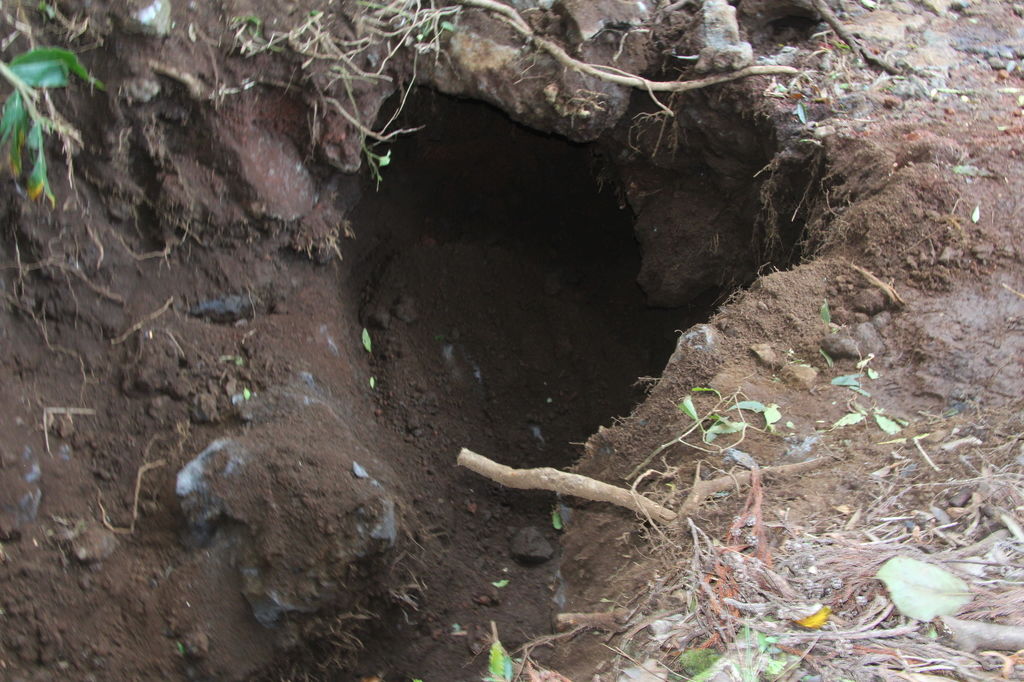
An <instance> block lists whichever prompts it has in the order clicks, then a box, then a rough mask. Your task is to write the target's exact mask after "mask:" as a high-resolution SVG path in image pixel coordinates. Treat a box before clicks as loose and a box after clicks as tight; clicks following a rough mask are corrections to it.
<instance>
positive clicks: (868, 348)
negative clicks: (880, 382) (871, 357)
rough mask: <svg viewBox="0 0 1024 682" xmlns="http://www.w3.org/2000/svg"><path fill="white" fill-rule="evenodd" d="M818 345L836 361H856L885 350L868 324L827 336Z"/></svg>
mask: <svg viewBox="0 0 1024 682" xmlns="http://www.w3.org/2000/svg"><path fill="white" fill-rule="evenodd" d="M820 345H821V348H822V350H824V351H825V352H826V353H828V354H829V355H830V356H831V357H832V358H833V359H836V360H843V359H851V360H856V359H860V358H863V357H865V356H867V355H868V354H870V353H874V354H876V355H877V354H879V353H881V352H882V351H884V350H885V342H884V341H882V337H881V336H880V335H879V334H878V330H877V329H875V327H874V325H872V324H871V323H870V322H861V323H860V324H856V325H854V326H853V327H851V328H850V329H847V330H844V331H841V332H839V333H838V334H829V335H827V336H825V337H824V338H823V339H822V340H821V343H820Z"/></svg>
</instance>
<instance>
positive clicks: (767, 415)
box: [764, 403, 782, 428]
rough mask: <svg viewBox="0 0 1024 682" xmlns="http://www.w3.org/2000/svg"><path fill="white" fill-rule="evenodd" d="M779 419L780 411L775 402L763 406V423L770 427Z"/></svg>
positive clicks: (780, 416)
mask: <svg viewBox="0 0 1024 682" xmlns="http://www.w3.org/2000/svg"><path fill="white" fill-rule="evenodd" d="M780 419H782V411H781V410H780V409H779V406H778V405H776V404H775V403H772V404H771V405H767V406H765V408H764V423H765V425H766V426H768V427H769V428H770V427H771V426H772V425H773V424H775V423H776V422H777V421H779V420H780Z"/></svg>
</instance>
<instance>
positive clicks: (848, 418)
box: [832, 412, 864, 429]
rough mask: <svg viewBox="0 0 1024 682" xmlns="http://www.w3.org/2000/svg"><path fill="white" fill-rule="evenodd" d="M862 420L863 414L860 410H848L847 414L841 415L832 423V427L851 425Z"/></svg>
mask: <svg viewBox="0 0 1024 682" xmlns="http://www.w3.org/2000/svg"><path fill="white" fill-rule="evenodd" d="M862 421H864V415H863V414H861V413H860V412H850V413H849V414H846V415H843V416H842V417H840V418H839V420H838V421H836V423H835V424H833V425H832V428H833V429H839V428H842V427H844V426H853V425H854V424H860V423H861V422H862Z"/></svg>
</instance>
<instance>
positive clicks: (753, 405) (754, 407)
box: [729, 400, 765, 413]
mask: <svg viewBox="0 0 1024 682" xmlns="http://www.w3.org/2000/svg"><path fill="white" fill-rule="evenodd" d="M729 409H731V410H749V411H750V412H757V413H761V412H764V410H765V407H764V404H763V403H759V402H757V401H756V400H744V401H742V402H738V403H736V404H735V405H733V406H732V407H731V408H729Z"/></svg>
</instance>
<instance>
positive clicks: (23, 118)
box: [0, 92, 28, 176]
mask: <svg viewBox="0 0 1024 682" xmlns="http://www.w3.org/2000/svg"><path fill="white" fill-rule="evenodd" d="M27 133H28V112H27V111H26V110H25V103H24V102H23V101H22V99H21V93H20V92H13V93H11V96H10V97H8V98H7V101H6V102H5V103H4V115H3V118H2V119H0V146H2V145H4V144H7V143H10V145H11V146H10V150H9V154H8V157H9V161H10V164H11V173H13V174H14V175H15V176H19V175H21V150H22V147H24V145H25V135H26V134H27Z"/></svg>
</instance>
